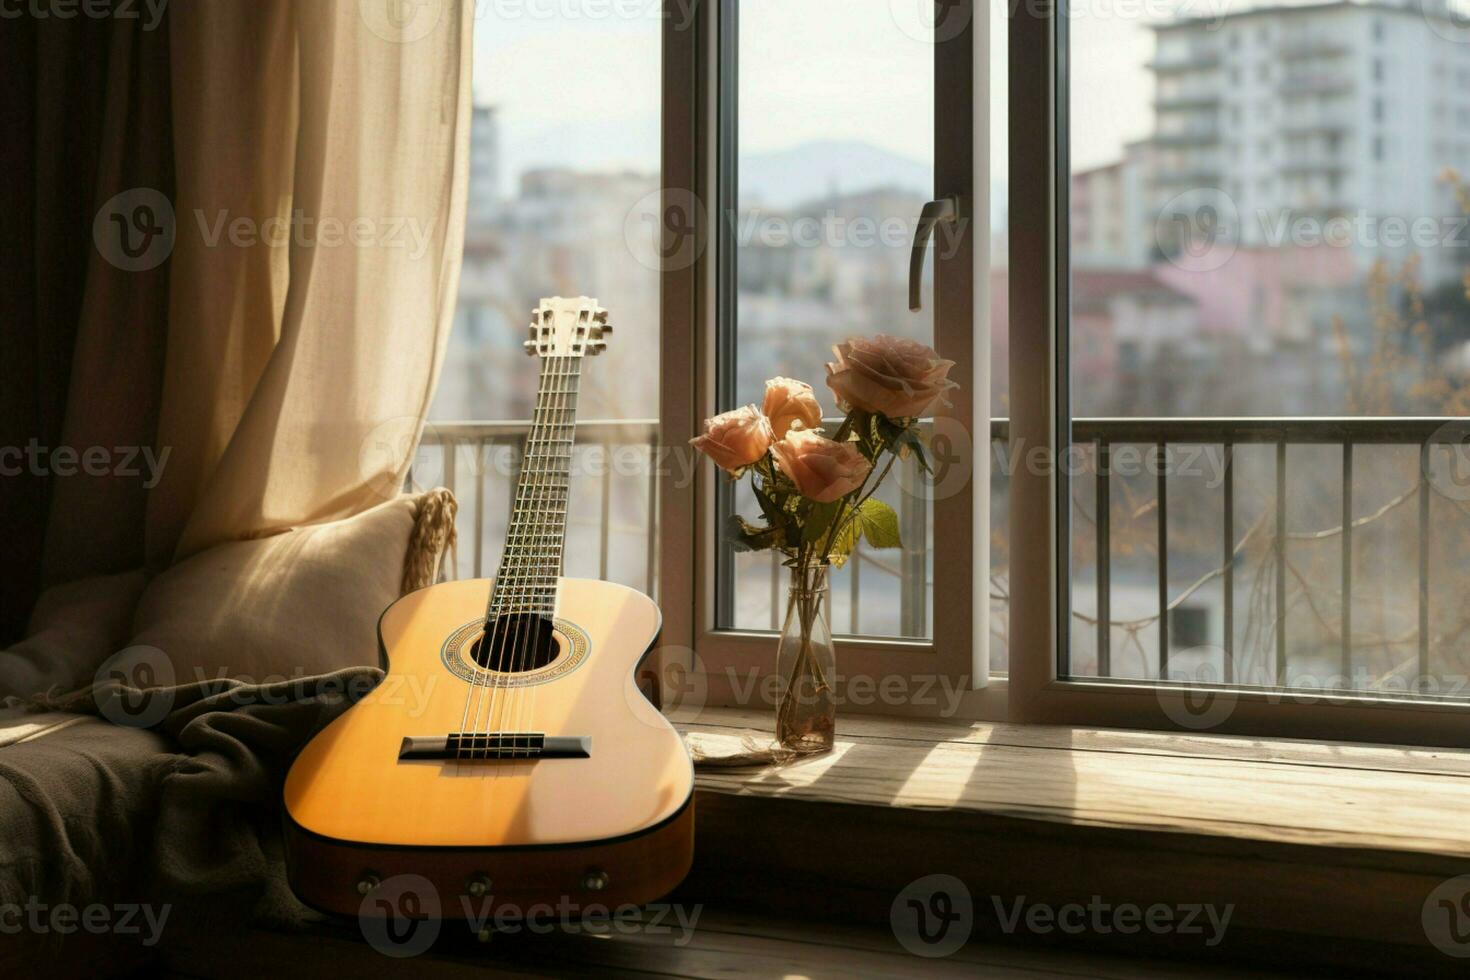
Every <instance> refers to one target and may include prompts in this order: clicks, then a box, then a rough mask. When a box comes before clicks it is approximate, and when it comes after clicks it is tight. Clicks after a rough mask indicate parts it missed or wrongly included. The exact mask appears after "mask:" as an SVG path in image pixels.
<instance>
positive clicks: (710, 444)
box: [689, 405, 775, 474]
mask: <svg viewBox="0 0 1470 980" xmlns="http://www.w3.org/2000/svg"><path fill="white" fill-rule="evenodd" d="M774 438H775V437H774V436H772V435H771V423H770V422H769V421H767V420H766V417H765V416H764V415H762V414H761V413H760V412H759V411H758V410H757V409H756V407H755V406H754V405H746V406H745V407H744V408H737V409H735V410H734V411H732V412H725V413H723V414H720V415H716V416H715V417H714V418H712V419H705V420H704V435H702V436H696V437H695V438H693V439H690V440H689V445H691V446H693V447H694V448H695V449H698V450H699V451H700V452H702V453H704V454H705V455H706V456H708V457H709V458H710V459H712V460H714V461H715V465H717V466H719V467H720V469H722V470H725V471H726V472H728V473H731V474H735V473H738V472H739V471H740V470H742V469H744V468H745V467H747V466H749V465H750V464H751V463H754V462H755V461H756V460H758V459H760V458H761V457H762V456H764V455H765V454H766V450H767V449H769V448H771V441H772V440H773V439H774Z"/></svg>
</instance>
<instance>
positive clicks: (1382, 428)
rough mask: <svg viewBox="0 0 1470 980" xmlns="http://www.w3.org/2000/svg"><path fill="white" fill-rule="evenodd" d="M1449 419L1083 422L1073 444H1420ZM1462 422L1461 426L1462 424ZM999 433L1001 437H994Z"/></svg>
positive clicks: (1004, 429)
mask: <svg viewBox="0 0 1470 980" xmlns="http://www.w3.org/2000/svg"><path fill="white" fill-rule="evenodd" d="M1449 421H1452V420H1451V419H1448V418H1425V417H1417V416H1416V417H1402V418H1401V417H1384V416H1377V417H1364V418H1340V417H1320V418H1313V417H1295V418H1193V419H1191V418H1080V419H1073V420H1072V432H1073V440H1074V442H1076V443H1079V444H1082V443H1087V442H1091V441H1092V440H1094V439H1096V438H1097V437H1098V436H1100V435H1105V436H1107V437H1108V439H1109V440H1110V441H1111V442H1113V443H1114V444H1117V443H1121V442H1137V443H1145V444H1147V443H1154V442H1159V441H1160V440H1162V441H1165V442H1171V443H1220V442H1224V441H1226V440H1229V441H1231V442H1234V443H1237V444H1239V443H1264V444H1272V443H1278V442H1282V441H1285V442H1287V443H1295V444H1300V443H1334V444H1335V443H1341V442H1344V441H1347V440H1351V441H1352V442H1355V443H1359V444H1363V443H1378V444H1395V443H1397V444H1408V443H1416V444H1417V443H1422V442H1424V441H1426V440H1428V439H1429V437H1430V436H1431V435H1433V434H1434V433H1435V432H1437V431H1438V430H1439V429H1441V428H1443V427H1444V425H1445V423H1446V422H1449ZM1461 421H1463V420H1461ZM997 427H999V428H1000V430H1001V433H1002V434H1001V435H1000V436H995V433H996V429H997ZM1008 432H1009V423H1008V420H1005V419H992V420H991V433H992V436H995V437H997V438H1006V437H1007V436H1006V434H1007V433H1008Z"/></svg>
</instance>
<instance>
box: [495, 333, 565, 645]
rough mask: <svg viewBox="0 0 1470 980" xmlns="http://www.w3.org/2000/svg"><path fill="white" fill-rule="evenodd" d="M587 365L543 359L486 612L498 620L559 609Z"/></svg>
mask: <svg viewBox="0 0 1470 980" xmlns="http://www.w3.org/2000/svg"><path fill="white" fill-rule="evenodd" d="M581 364H582V359H581V358H580V357H546V358H543V359H542V362H541V385H540V389H539V390H538V392H537V394H536V411H535V413H534V415H533V417H532V419H531V431H530V433H529V434H528V435H527V436H526V450H525V454H524V455H523V456H522V458H521V474H520V478H519V480H517V481H516V493H515V504H514V507H513V508H512V510H511V515H510V527H509V530H508V531H507V533H506V540H505V551H504V553H503V554H502V555H501V558H500V570H499V572H497V573H496V576H495V588H494V590H493V591H492V592H491V595H490V604H489V606H488V607H487V609H486V610H485V615H486V618H487V619H489V620H490V621H492V622H493V621H494V620H495V618H496V617H498V616H501V615H505V614H509V613H525V612H529V613H536V614H539V615H546V616H549V615H551V614H552V613H553V612H554V611H555V609H556V581H557V578H558V577H559V576H560V575H561V565H562V545H563V542H564V539H565V537H566V527H567V493H568V481H569V476H570V473H571V464H572V438H573V435H574V434H575V432H576V425H577V387H578V384H579V382H580V380H581Z"/></svg>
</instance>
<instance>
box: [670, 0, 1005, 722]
mask: <svg viewBox="0 0 1470 980" xmlns="http://www.w3.org/2000/svg"><path fill="white" fill-rule="evenodd" d="M975 9H976V7H975V5H974V4H973V3H971V2H970V0H963V2H960V0H941V2H937V3H934V4H927V3H914V4H894V3H891V2H889V0H811V2H806V3H802V4H790V3H784V2H777V0H724V2H720V3H715V4H709V5H703V6H702V8H701V11H700V13H699V14H698V21H697V24H696V26H695V28H694V29H693V30H692V31H688V32H680V31H678V30H677V29H674V28H671V27H669V26H668V25H666V27H665V45H666V46H665V54H666V57H668V58H671V59H674V61H673V63H672V64H671V65H670V67H669V70H668V72H666V85H667V86H668V89H667V90H666V95H667V96H668V97H669V98H670V99H674V100H675V101H678V102H679V105H680V109H679V111H680V112H681V113H684V116H683V118H684V119H686V120H688V122H689V124H690V130H689V131H688V132H686V133H685V138H686V139H687V138H688V137H689V135H690V134H691V133H692V134H693V137H694V138H693V139H692V140H691V142H692V144H693V149H694V151H695V159H693V160H692V161H691V162H690V164H689V165H688V168H687V172H686V173H685V175H684V179H685V180H687V181H688V184H687V185H684V184H682V183H681V182H680V180H679V179H678V174H677V173H676V174H673V175H670V174H666V183H667V184H671V185H675V186H679V187H685V186H687V189H688V197H689V199H690V200H692V201H694V202H695V203H694V205H693V212H694V215H695V217H696V220H697V223H698V224H699V226H700V228H701V229H702V232H701V233H702V234H707V241H706V242H703V243H702V244H701V245H700V246H699V247H698V248H696V250H695V257H694V259H693V261H692V262H691V263H690V264H688V265H687V266H684V265H681V266H680V267H679V268H670V267H669V266H668V264H666V265H665V271H666V278H665V283H664V300H665V305H664V310H663V318H664V324H665V331H664V342H663V356H664V360H665V363H669V362H670V361H671V360H673V359H674V358H683V357H686V356H687V357H688V358H690V359H691V361H692V362H693V363H695V364H697V365H698V366H697V368H696V369H695V377H694V379H693V380H694V384H693V390H692V391H691V390H690V387H691V385H690V380H691V379H689V378H687V377H683V376H679V375H672V374H670V373H669V372H668V371H666V372H665V386H664V396H665V399H664V401H665V413H666V418H667V417H669V415H668V412H669V411H670V406H673V405H675V404H680V403H682V404H684V405H687V406H688V409H689V410H688V415H687V417H686V418H684V419H683V420H681V424H683V425H686V426H688V425H692V424H693V422H691V421H690V420H691V419H692V420H693V421H694V422H697V420H698V419H700V418H703V417H705V416H707V415H710V414H713V413H714V412H716V411H721V410H728V409H730V408H733V407H736V406H738V405H740V404H744V403H746V402H749V401H751V400H753V399H758V398H759V396H760V392H761V387H762V384H763V382H764V380H765V379H766V378H768V377H771V376H773V375H776V374H784V375H787V376H791V377H797V378H802V379H804V380H809V381H811V382H813V383H814V386H815V387H816V388H817V393H818V396H819V398H820V399H821V401H822V402H823V404H824V406H825V407H826V408H827V409H828V410H829V414H831V415H837V414H839V413H838V412H837V410H836V406H835V404H833V400H832V396H831V394H830V392H829V391H828V390H827V389H826V388H825V386H824V385H823V383H822V379H823V378H824V376H825V363H826V362H827V361H829V360H831V356H832V355H831V348H832V346H833V345H834V344H836V343H839V342H841V341H842V340H844V339H846V337H848V336H850V335H863V334H869V335H871V334H876V333H886V334H893V335H898V336H907V337H912V338H916V339H919V340H922V341H924V342H926V343H930V344H932V345H933V346H934V347H935V348H936V349H937V350H939V351H940V352H941V354H942V355H943V356H946V357H950V358H952V359H954V360H955V361H956V362H957V367H956V368H955V370H954V372H953V375H952V376H955V377H956V378H957V380H961V381H962V382H963V384H964V389H963V393H962V394H961V393H960V392H956V393H955V397H953V398H952V399H951V404H950V405H948V406H942V407H941V408H940V409H939V410H937V411H936V413H935V418H934V419H933V420H932V421H930V422H929V427H930V430H931V433H932V435H931V438H932V440H933V441H932V443H931V448H934V449H935V450H937V451H938V452H939V453H940V454H941V455H942V456H944V457H945V460H944V465H942V466H941V467H939V468H938V472H937V475H936V477H934V478H932V479H931V478H927V477H922V475H921V474H920V473H919V472H918V470H917V468H916V467H914V468H913V471H912V472H906V473H897V472H896V473H895V477H894V478H890V480H889V481H888V482H887V483H886V484H885V486H884V489H883V491H881V493H884V494H887V495H888V496H889V503H890V504H891V505H892V506H893V507H894V508H895V510H897V511H898V513H899V515H900V525H901V532H902V536H903V538H904V542H905V546H904V548H903V549H901V550H897V551H883V552H872V553H869V552H866V551H865V550H864V549H862V548H860V549H859V552H858V554H857V555H856V556H855V558H854V559H853V560H852V561H850V562H849V563H848V564H847V565H846V566H845V567H844V568H843V569H841V570H840V571H837V572H835V573H834V574H833V576H832V594H833V602H832V624H833V628H834V633H836V634H837V636H838V644H839V655H840V656H841V658H842V661H843V664H844V667H843V671H842V673H843V674H844V675H847V676H846V677H842V678H839V686H841V685H843V684H846V683H847V682H848V677H853V678H864V677H866V678H867V679H869V680H871V679H873V678H877V677H882V676H897V675H906V676H908V677H911V678H913V677H921V676H927V677H929V678H930V679H931V680H932V679H933V678H934V677H935V676H936V674H938V675H940V676H943V677H944V678H945V681H946V683H950V684H958V685H961V686H962V687H964V688H970V687H981V686H983V685H984V683H985V675H986V673H987V671H986V669H985V666H986V665H985V664H977V663H976V661H977V660H978V659H980V653H981V652H983V651H984V650H985V648H986V643H985V637H984V636H983V635H982V636H980V637H979V638H977V637H976V636H975V635H974V633H975V627H976V623H978V622H982V620H980V619H978V618H974V617H972V616H971V613H970V610H971V606H972V601H973V600H972V595H973V593H972V582H973V572H972V570H973V569H974V568H977V567H978V568H980V569H982V570H983V569H985V568H986V567H987V565H988V558H987V557H986V556H987V555H988V553H989V549H988V545H989V541H990V537H989V535H988V534H987V533H983V532H982V533H978V534H977V533H972V527H973V526H974V525H975V523H976V520H977V518H978V519H979V520H981V521H988V520H989V514H988V511H987V510H986V507H985V504H986V503H987V502H988V499H989V496H990V495H989V494H988V493H985V494H982V496H981V498H980V500H979V501H976V500H975V495H974V494H973V492H972V489H971V488H972V484H973V483H974V482H976V481H973V480H972V479H971V478H970V477H971V475H972V474H974V473H986V472H988V468H987V466H986V464H987V461H988V459H989V455H990V454H989V449H990V440H989V438H988V436H989V433H988V432H985V433H983V434H982V435H983V438H981V439H975V438H973V437H972V436H971V434H970V433H971V432H972V427H971V424H970V420H969V404H970V399H972V398H974V397H978V398H980V399H982V401H981V404H982V405H984V404H985V403H986V402H987V401H988V399H989V387H988V378H987V376H986V374H985V372H984V370H983V369H982V370H981V371H979V372H977V371H976V364H977V361H978V363H979V364H981V365H985V364H987V363H988V353H989V343H985V344H983V345H979V351H978V353H977V351H976V350H975V348H976V347H977V345H976V342H975V338H976V323H977V322H979V323H981V324H983V323H984V322H985V320H986V319H987V318H986V317H985V316H984V315H977V313H976V309H975V307H976V301H977V296H980V297H983V296H985V295H986V288H985V286H986V284H985V283H984V282H983V281H982V282H980V283H979V288H978V290H977V283H976V279H975V276H974V268H975V263H976V261H977V260H980V259H983V258H984V256H985V255H986V254H987V250H988V246H989V243H990V237H991V236H990V234H989V232H988V226H989V219H988V217H987V215H986V210H985V209H986V207H987V205H988V203H989V195H988V194H987V193H984V192H983V191H982V192H981V193H978V194H977V193H976V192H975V190H974V188H973V184H974V181H975V179H976V168H975V167H974V166H973V165H972V162H973V159H974V154H975V150H976V147H977V145H978V146H979V147H984V146H985V145H986V140H985V139H984V137H983V134H982V138H981V139H980V140H978V141H976V140H974V139H972V133H973V131H974V127H975V126H976V125H977V120H978V122H979V123H981V124H985V123H986V122H987V120H986V115H985V113H984V112H983V111H982V112H980V113H978V114H977V113H976V112H975V105H974V102H973V99H972V94H973V89H974V86H975V84H976V83H975V82H974V81H973V74H972V65H974V64H975V63H976V62H975V54H974V45H975V44H976V43H977V34H978V41H979V42H983V41H984V39H985V37H986V35H987V33H988V29H989V27H990V22H985V23H982V24H981V25H980V26H979V28H978V29H977V27H976V25H975V24H974V17H973V15H974V11H975ZM991 13H992V15H998V12H997V11H992V12H991ZM981 63H984V62H983V61H982V62H981ZM681 71H682V72H683V73H684V74H682V75H680V74H679V73H680V72H681ZM979 88H980V89H981V90H982V91H983V90H984V88H985V83H984V82H983V80H982V81H981V82H980V83H979ZM680 92H694V93H695V94H694V95H693V96H692V97H688V96H685V97H682V98H680V97H679V96H678V93H680ZM1002 118H1003V116H1002ZM675 125H676V124H675V123H673V122H671V121H670V120H666V127H665V136H666V141H667V139H668V138H669V136H670V133H671V130H672V129H673V128H674V126H675ZM702 125H703V126H704V127H705V128H703V129H701V128H700V127H701V126H702ZM686 145H687V144H686ZM665 152H666V159H671V158H670V157H668V156H667V154H668V152H669V146H668V144H667V142H666V147H665ZM986 169H987V168H986V166H985V164H984V163H982V165H981V166H980V167H979V168H978V172H979V173H980V174H981V175H982V176H983V175H984V173H985V172H986ZM681 193H682V191H681ZM949 196H954V197H955V198H956V199H957V200H958V201H959V207H960V220H959V222H958V223H957V224H956V225H955V226H953V227H947V226H940V228H939V229H937V231H936V234H935V237H934V242H933V245H932V246H931V248H930V249H929V251H928V255H927V256H926V260H925V262H924V264H923V279H922V283H921V304H920V305H921V309H920V310H919V311H918V312H912V311H910V308H909V269H910V256H911V251H912V249H911V246H912V242H913V236H914V232H915V226H916V222H917V219H918V216H919V213H920V212H921V211H922V210H923V208H924V207H925V205H926V204H927V203H928V202H930V201H932V200H937V199H940V198H945V197H949ZM701 202H708V203H701ZM668 206H669V200H668V196H667V194H666V200H665V211H664V221H663V222H662V223H663V224H664V225H665V226H667V225H668V224H669V220H668V217H669V212H668ZM671 293H673V294H674V295H675V298H676V299H677V301H678V302H679V303H688V304H689V305H688V306H680V307H678V308H677V309H676V308H675V307H674V306H672V305H671V303H670V299H671ZM701 296H702V297H704V299H705V301H704V302H703V303H701V302H700V301H699V297H701ZM683 310H687V311H688V313H687V314H686V313H684V312H682V311H683ZM686 316H687V317H688V318H689V319H686ZM691 320H692V321H693V322H694V323H696V324H697V328H696V332H697V337H698V341H697V343H693V344H690V343H688V341H687V340H686V339H685V338H684V337H681V336H680V335H679V334H680V331H681V329H683V328H684V326H685V325H687V324H688V323H689V322H690V321H691ZM675 324H677V325H678V326H673V325H675ZM981 336H982V337H983V336H984V335H983V334H982V335H981ZM1001 374H1002V376H1004V368H1003V367H1002V368H1001ZM977 376H978V377H979V379H980V383H979V384H977V383H976V381H975V378H976V377H977ZM668 437H669V440H670V442H675V441H676V438H677V437H676V435H675V434H674V433H669V434H668ZM904 465H910V464H904ZM951 467H952V468H953V475H951V476H949V477H948V478H946V475H945V474H946V470H947V469H948V468H951ZM664 485H665V486H668V485H669V484H668V483H665V484H664ZM980 486H982V487H984V486H985V483H984V482H980ZM738 489H739V491H740V492H748V491H747V487H746V485H744V484H741V485H739V487H738ZM674 490H675V492H676V493H679V494H682V496H679V497H677V498H676V499H675V498H671V499H670V500H669V501H667V502H666V504H665V506H664V512H665V513H670V512H671V511H674V510H680V509H681V508H683V507H685V506H686V505H685V503H683V502H684V501H688V504H687V506H688V510H687V511H684V512H683V514H684V517H683V519H684V520H685V521H687V522H688V523H687V526H688V527H689V528H690V537H689V539H688V540H689V544H686V545H685V547H689V546H690V544H692V547H693V550H694V551H695V553H696V557H695V559H694V561H692V562H691V563H690V564H689V565H688V575H687V577H686V576H682V575H681V576H678V578H677V581H676V580H675V578H674V574H673V573H672V572H671V571H670V565H669V564H668V563H666V564H665V572H664V574H665V575H666V576H669V578H668V582H669V589H675V588H679V587H680V585H681V583H682V587H684V588H687V589H688V590H689V592H690V593H691V596H690V604H691V606H692V614H691V615H690V616H689V618H688V622H687V623H679V622H678V621H677V618H678V614H677V613H676V614H675V616H674V617H672V618H673V620H674V622H672V623H671V621H670V620H671V617H669V611H668V610H667V609H666V610H665V614H666V620H665V634H666V635H665V642H666V643H670V642H674V643H677V645H679V646H680V647H687V648H692V649H693V651H694V654H695V656H696V658H697V662H696V666H697V667H698V668H701V669H702V670H703V672H704V674H705V675H706V676H707V678H708V680H709V684H710V688H711V691H712V692H715V691H721V692H724V693H720V694H715V693H712V694H711V697H727V696H729V692H730V691H731V689H732V688H734V687H736V686H739V685H740V684H741V683H744V679H745V678H748V677H751V676H756V675H758V674H763V673H769V672H770V670H771V668H772V666H773V664H772V660H773V653H774V638H773V636H772V631H773V629H775V628H778V627H779V618H780V617H781V615H783V614H784V611H785V589H786V585H787V583H786V580H785V574H786V573H785V569H784V568H782V567H781V566H780V565H779V564H778V563H777V562H775V561H773V560H772V558H771V555H770V554H769V553H756V554H754V555H752V554H739V553H737V552H735V551H734V550H733V549H732V548H730V547H729V546H728V542H727V541H725V540H723V538H722V536H721V534H720V533H719V529H720V528H722V527H724V526H725V522H724V521H723V519H722V518H723V516H724V515H727V514H730V513H742V512H743V513H749V512H750V511H751V509H752V508H753V503H752V502H751V501H750V500H747V499H744V498H743V497H741V496H739V495H737V492H736V490H735V489H734V488H732V487H731V485H730V484H729V482H728V481H726V480H724V479H723V478H722V477H720V476H719V475H718V474H717V473H715V472H714V471H713V470H712V469H711V468H708V467H703V468H699V469H697V470H696V471H695V473H694V477H693V480H692V483H691V484H690V485H689V486H686V487H678V488H674ZM941 528H942V529H944V533H938V530H937V529H941ZM987 530H988V528H987ZM666 533H668V532H667V531H666ZM673 550H674V549H672V548H671V547H668V548H665V551H664V553H665V554H666V555H672V554H673ZM675 557H677V556H675ZM982 594H983V593H982ZM671 625H672V627H673V628H672V629H671ZM676 636H677V637H678V639H677V640H673V641H671V640H670V637H676ZM854 683H856V680H854Z"/></svg>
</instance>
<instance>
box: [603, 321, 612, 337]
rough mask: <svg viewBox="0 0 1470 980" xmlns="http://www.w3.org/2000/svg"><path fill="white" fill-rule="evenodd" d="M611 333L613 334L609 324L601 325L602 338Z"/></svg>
mask: <svg viewBox="0 0 1470 980" xmlns="http://www.w3.org/2000/svg"><path fill="white" fill-rule="evenodd" d="M612 332H613V328H612V324H610V323H604V324H603V325H602V335H603V336H604V337H606V336H607V335H608V334H610V333H612Z"/></svg>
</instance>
